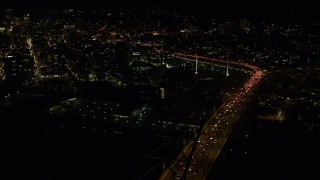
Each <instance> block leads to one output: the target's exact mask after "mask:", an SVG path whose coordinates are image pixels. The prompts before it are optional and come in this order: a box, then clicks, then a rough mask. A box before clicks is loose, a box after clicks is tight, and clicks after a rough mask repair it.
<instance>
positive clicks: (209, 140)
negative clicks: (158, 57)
mask: <svg viewBox="0 0 320 180" xmlns="http://www.w3.org/2000/svg"><path fill="white" fill-rule="evenodd" d="M175 57H176V58H180V59H184V60H190V61H195V59H196V60H197V63H205V64H211V65H216V64H220V65H221V64H222V65H223V64H224V66H227V65H228V66H230V67H232V66H234V67H238V68H239V67H242V68H243V69H246V70H244V72H246V73H250V75H251V76H250V78H249V79H248V80H247V81H246V82H245V83H244V85H243V87H240V88H239V89H238V90H236V91H235V92H234V93H233V94H232V95H231V96H230V97H229V98H228V99H227V100H226V101H225V102H224V103H223V104H222V105H221V106H220V108H219V109H218V110H217V111H215V113H214V114H213V115H212V116H211V117H210V118H209V119H208V120H207V122H206V123H205V124H204V126H203V128H202V130H200V132H198V134H197V136H196V137H194V138H195V141H191V142H189V143H188V144H187V145H186V146H185V147H184V148H183V150H182V152H181V153H180V154H179V155H178V156H177V158H176V160H175V161H174V162H173V163H172V164H171V166H169V167H168V168H167V169H166V170H165V171H164V172H163V173H162V175H161V176H160V178H159V179H160V180H169V179H170V180H172V179H184V180H186V179H192V180H203V179H206V177H207V176H208V174H209V173H210V170H211V169H212V168H213V166H214V165H215V162H216V160H217V158H218V156H219V154H220V152H221V151H222V149H223V147H224V145H225V143H226V142H227V140H228V138H229V136H230V134H231V132H232V130H233V129H234V127H235V125H236V123H237V122H238V121H239V119H240V117H241V113H242V112H243V110H244V109H245V108H246V106H247V105H248V104H249V102H250V100H251V99H252V97H253V95H254V92H255V90H257V88H258V87H259V85H260V83H261V80H262V77H263V72H262V70H260V69H259V68H258V67H256V66H253V65H250V64H247V63H243V62H229V61H228V62H227V61H224V60H219V59H214V58H209V57H204V56H198V55H191V54H182V53H176V54H175ZM235 69H237V68H235ZM238 70H239V69H238Z"/></svg>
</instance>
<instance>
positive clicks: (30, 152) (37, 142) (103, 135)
mask: <svg viewBox="0 0 320 180" xmlns="http://www.w3.org/2000/svg"><path fill="white" fill-rule="evenodd" d="M2 115H3V116H2V117H1V124H2V127H3V131H2V132H3V136H2V138H1V139H3V140H2V145H1V147H2V149H4V151H2V157H3V158H2V160H1V161H2V164H3V165H4V166H2V167H4V169H3V170H4V171H3V172H4V174H2V175H1V176H4V177H3V178H1V179H115V178H116V179H133V177H134V176H135V175H136V172H137V168H138V167H139V165H140V162H141V159H143V154H144V153H145V151H146V142H148V141H149V140H150V139H149V138H151V137H152V135H150V134H149V133H148V132H143V131H136V130H128V129H127V130H126V131H123V132H121V131H120V130H118V131H111V130H107V132H105V131H104V130H105V129H108V128H105V127H96V128H94V127H93V126H91V127H90V126H87V127H86V129H85V130H84V129H81V128H80V127H79V126H78V125H77V124H75V123H66V122H63V123H61V122H53V119H50V118H49V117H48V116H43V115H41V114H36V113H35V112H27V111H25V112H23V111H21V110H20V111H17V110H12V109H11V110H8V109H7V110H2ZM62 124H63V127H62ZM94 129H95V130H94Z"/></svg>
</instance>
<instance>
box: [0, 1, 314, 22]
mask: <svg viewBox="0 0 320 180" xmlns="http://www.w3.org/2000/svg"><path fill="white" fill-rule="evenodd" d="M146 2H149V3H150V2H152V3H153V4H155V5H157V6H162V5H165V4H168V5H172V6H175V7H177V8H186V9H188V8H189V9H190V10H194V11H197V12H204V13H210V14H213V15H216V16H222V17H227V18H233V17H244V18H252V19H255V18H258V19H260V18H262V19H279V18H281V17H283V16H292V18H294V19H298V20H300V19H307V20H308V19H312V20H318V18H317V17H316V16H317V14H316V12H317V7H318V6H317V5H316V1H311V0H310V1H309V0H308V1H290V0H281V1H280V0H278V1H277V0H259V1H256V0H196V1H195V0H191V1H190V0H189V1H182V0H150V1H147V0H90V1H88V0H84V1H78V0H46V1H40V2H39V3H38V2H37V1H35V0H31V1H21V0H11V1H5V2H1V4H2V7H11V8H15V9H20V10H25V9H28V10H31V11H32V10H35V11H37V10H39V9H53V8H54V9H56V8H81V9H88V8H90V9H91V8H93V9H104V8H115V7H117V8H120V9H121V8H123V9H125V8H128V7H134V6H142V4H145V3H146ZM204 15H205V14H204Z"/></svg>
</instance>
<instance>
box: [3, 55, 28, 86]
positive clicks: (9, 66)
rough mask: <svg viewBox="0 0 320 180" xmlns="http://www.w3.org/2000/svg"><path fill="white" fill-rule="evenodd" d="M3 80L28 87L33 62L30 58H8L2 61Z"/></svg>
mask: <svg viewBox="0 0 320 180" xmlns="http://www.w3.org/2000/svg"><path fill="white" fill-rule="evenodd" d="M4 72H5V80H6V81H8V82H12V81H14V82H18V83H21V84H24V85H28V84H29V83H30V82H31V81H32V79H33V76H34V61H33V58H32V57H30V56H8V58H6V59H5V60H4Z"/></svg>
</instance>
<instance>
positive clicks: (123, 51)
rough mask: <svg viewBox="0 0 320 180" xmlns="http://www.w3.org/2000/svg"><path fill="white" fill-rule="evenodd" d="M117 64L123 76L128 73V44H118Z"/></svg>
mask: <svg viewBox="0 0 320 180" xmlns="http://www.w3.org/2000/svg"><path fill="white" fill-rule="evenodd" d="M115 63H116V65H117V66H118V70H119V72H120V74H121V76H124V75H126V74H127V73H128V67H129V45H128V44H127V43H126V42H118V43H117V44H116V53H115Z"/></svg>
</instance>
